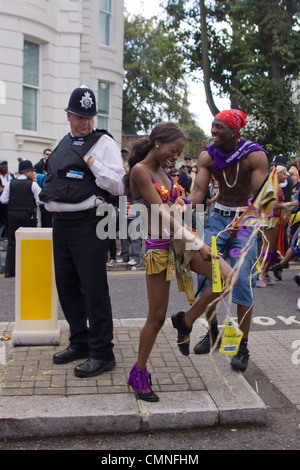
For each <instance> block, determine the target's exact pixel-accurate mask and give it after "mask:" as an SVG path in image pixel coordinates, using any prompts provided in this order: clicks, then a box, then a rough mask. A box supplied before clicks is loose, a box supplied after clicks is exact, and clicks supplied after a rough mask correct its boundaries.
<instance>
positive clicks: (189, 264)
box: [125, 122, 234, 401]
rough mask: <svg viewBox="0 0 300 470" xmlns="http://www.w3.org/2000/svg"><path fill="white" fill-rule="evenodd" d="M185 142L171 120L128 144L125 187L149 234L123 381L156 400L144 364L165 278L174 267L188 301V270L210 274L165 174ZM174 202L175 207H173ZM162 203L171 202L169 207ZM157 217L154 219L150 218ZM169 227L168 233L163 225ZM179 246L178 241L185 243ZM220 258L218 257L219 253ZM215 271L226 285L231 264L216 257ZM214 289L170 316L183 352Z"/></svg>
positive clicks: (163, 302) (159, 318)
mask: <svg viewBox="0 0 300 470" xmlns="http://www.w3.org/2000/svg"><path fill="white" fill-rule="evenodd" d="M184 145H185V136H184V134H183V132H182V131H181V130H180V128H179V127H178V126H177V125H176V124H173V123H170V122H166V123H161V124H158V125H157V126H156V127H154V129H153V130H152V132H151V134H150V136H149V138H148V137H147V138H141V139H140V140H139V141H138V142H137V143H136V144H135V145H134V147H133V150H132V155H131V158H130V160H129V167H130V171H129V173H128V174H127V175H126V177H125V191H126V194H127V196H128V197H129V198H130V199H132V201H133V203H134V204H136V205H138V209H139V210H140V211H141V210H142V209H141V208H142V207H143V208H145V209H146V210H147V217H148V237H147V238H146V240H145V268H146V284H147V293H148V303H149V311H148V317H147V320H146V323H145V325H144V327H143V329H142V331H141V334H140V340H139V349H138V359H137V363H136V364H135V365H134V367H133V369H132V370H131V373H130V376H129V381H128V384H129V385H131V386H132V388H133V390H134V391H135V392H136V393H137V396H138V398H140V399H142V400H145V401H158V400H159V397H158V396H157V395H156V394H155V393H154V392H153V390H152V387H151V376H150V374H149V372H148V371H147V368H146V365H147V360H148V358H149V355H150V353H151V351H152V348H153V345H154V343H155V340H156V337H157V334H158V333H159V331H160V329H161V328H162V326H163V324H164V321H165V317H166V312H167V308H168V301H169V289H170V281H171V277H172V271H173V268H174V267H175V270H176V277H177V282H178V287H179V290H181V291H183V290H185V292H186V295H187V298H188V301H189V303H193V301H194V297H193V286H192V275H191V271H194V272H196V273H201V274H203V275H204V276H205V277H207V278H209V279H211V275H212V264H211V257H212V255H211V249H210V247H208V245H206V244H204V243H203V242H202V241H201V240H200V239H199V238H198V237H197V236H195V235H194V234H193V233H191V231H189V230H188V229H187V228H186V227H185V226H184V224H183V221H182V217H181V216H180V217H177V216H176V214H177V213H176V209H174V203H175V202H176V205H177V206H178V207H182V206H184V204H185V203H186V204H187V203H188V201H187V200H184V198H180V197H179V189H178V187H177V185H176V183H174V182H173V181H172V179H171V178H170V177H169V175H168V173H167V169H168V167H169V166H170V165H172V164H174V163H175V162H176V160H177V159H178V157H179V156H180V154H181V152H182V151H183V148H184ZM176 205H175V207H176ZM167 206H172V208H173V212H172V211H171V210H170V208H168V209H167ZM157 218H158V220H159V224H156V223H155V222H153V221H154V220H157ZM164 226H165V227H166V226H168V227H169V236H167V235H166V229H165V230H164V228H163V227H164ZM186 244H189V246H188V249H183V248H182V247H185V248H186V247H187V245H186ZM218 258H219V257H218ZM219 263H220V271H221V276H222V278H223V280H226V281H227V284H226V285H229V284H230V283H231V282H233V277H234V274H233V270H232V269H231V268H230V266H229V265H228V264H227V263H226V262H225V261H224V260H223V259H219ZM218 296H219V294H215V293H213V292H212V288H211V285H209V286H208V288H207V289H206V290H205V292H204V293H203V295H202V296H201V297H200V298H199V299H198V300H197V302H195V303H194V304H193V305H192V306H191V307H190V309H189V310H188V311H187V312H179V313H177V314H175V315H173V316H172V323H173V326H174V328H176V329H177V331H178V340H177V343H178V347H179V349H180V351H181V352H182V354H184V355H188V354H189V341H190V338H189V335H190V333H191V331H192V326H193V323H194V322H195V321H196V320H197V318H199V316H200V315H202V314H203V313H204V311H205V310H206V308H207V306H208V305H209V304H210V303H211V302H212V301H213V300H215V299H217V297H218Z"/></svg>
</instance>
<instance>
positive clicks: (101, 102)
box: [98, 82, 109, 130]
mask: <svg viewBox="0 0 300 470" xmlns="http://www.w3.org/2000/svg"><path fill="white" fill-rule="evenodd" d="M108 118H109V85H108V83H102V82H99V84H98V128H99V129H106V130H107V128H108Z"/></svg>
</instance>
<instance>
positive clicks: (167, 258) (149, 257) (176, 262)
mask: <svg viewBox="0 0 300 470" xmlns="http://www.w3.org/2000/svg"><path fill="white" fill-rule="evenodd" d="M144 260H145V269H146V273H147V274H149V275H151V274H159V273H161V272H162V271H164V270H166V281H170V280H171V278H172V274H173V271H174V269H175V275H176V280H177V286H178V290H179V292H185V294H186V297H187V301H188V303H189V304H193V303H194V301H195V295H194V288H193V277H192V271H191V268H190V265H189V264H187V265H185V264H184V259H183V255H176V256H175V255H174V251H173V249H172V246H170V248H169V250H164V249H161V248H152V249H150V250H148V251H147V252H146V253H145V255H144Z"/></svg>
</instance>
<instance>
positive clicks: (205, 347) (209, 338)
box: [194, 331, 222, 354]
mask: <svg viewBox="0 0 300 470" xmlns="http://www.w3.org/2000/svg"><path fill="white" fill-rule="evenodd" d="M217 337H218V335H210V333H209V331H208V332H207V333H206V335H205V336H204V338H202V340H201V341H199V343H197V344H195V346H194V353H195V354H208V353H209V351H210V349H211V347H213V345H214V344H215V342H216V339H217ZM211 342H212V344H211ZM221 342H222V338H220V339H219V341H218V344H217V348H219V347H220V346H221Z"/></svg>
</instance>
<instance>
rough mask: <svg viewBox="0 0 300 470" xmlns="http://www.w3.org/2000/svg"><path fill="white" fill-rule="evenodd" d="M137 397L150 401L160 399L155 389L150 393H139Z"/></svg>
mask: <svg viewBox="0 0 300 470" xmlns="http://www.w3.org/2000/svg"><path fill="white" fill-rule="evenodd" d="M137 397H138V399H139V400H144V401H148V402H150V403H154V402H156V401H159V396H158V395H156V393H154V392H153V391H151V392H149V393H137Z"/></svg>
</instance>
